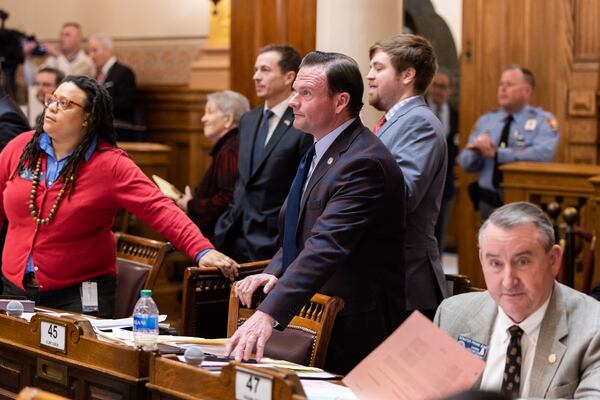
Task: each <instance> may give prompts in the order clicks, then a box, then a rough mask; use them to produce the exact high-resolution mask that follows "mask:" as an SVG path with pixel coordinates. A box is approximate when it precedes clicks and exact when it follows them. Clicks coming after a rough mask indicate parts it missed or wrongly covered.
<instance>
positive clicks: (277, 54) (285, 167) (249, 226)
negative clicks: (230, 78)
mask: <svg viewBox="0 0 600 400" xmlns="http://www.w3.org/2000/svg"><path fill="white" fill-rule="evenodd" d="M301 60H302V59H301V58H300V55H299V54H298V52H297V51H296V50H294V49H293V48H291V47H290V46H287V45H273V44H271V45H267V46H265V47H263V48H262V49H261V50H260V52H259V54H258V56H257V57H256V63H255V65H254V76H253V78H252V79H253V80H254V84H255V88H256V96H257V97H259V98H261V99H263V100H264V101H265V103H264V104H261V105H260V106H258V107H256V108H254V109H253V110H251V111H250V112H247V113H246V114H244V115H243V116H242V119H241V120H240V151H239V153H238V166H239V177H238V180H237V182H236V184H235V190H234V192H233V201H232V202H231V205H230V206H229V208H228V209H227V211H225V212H224V213H223V214H222V215H221V216H220V217H219V219H218V221H217V224H216V226H215V245H216V246H217V248H218V249H219V250H222V251H223V252H226V253H227V254H228V255H230V256H231V257H232V258H234V259H235V260H237V261H238V262H248V261H259V260H266V259H270V258H273V255H274V254H275V253H276V252H277V249H278V247H279V244H278V243H279V239H280V232H279V227H278V225H277V221H278V216H279V211H280V210H281V205H282V204H283V202H284V200H285V196H287V193H288V191H289V190H290V185H291V184H292V180H293V179H294V173H295V171H296V168H298V163H299V162H300V159H301V158H302V155H303V154H304V153H305V152H306V149H308V147H309V146H310V145H311V140H310V139H311V138H310V136H308V135H305V134H304V133H303V132H300V131H299V130H297V129H295V128H294V115H293V112H292V109H291V108H289V107H288V104H289V101H290V96H291V95H292V83H294V79H296V74H297V73H298V67H299V65H300V61H301Z"/></svg>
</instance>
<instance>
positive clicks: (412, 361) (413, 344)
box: [343, 311, 485, 400]
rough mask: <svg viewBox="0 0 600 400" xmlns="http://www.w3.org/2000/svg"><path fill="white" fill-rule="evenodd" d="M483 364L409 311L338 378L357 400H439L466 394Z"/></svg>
mask: <svg viewBox="0 0 600 400" xmlns="http://www.w3.org/2000/svg"><path fill="white" fill-rule="evenodd" d="M484 368H485V362H484V361H483V360H481V359H480V358H478V357H476V356H475V355H473V354H472V353H471V352H469V351H468V350H466V349H465V348H464V347H462V346H461V345H459V344H458V343H457V342H456V340H455V339H453V338H451V337H450V336H448V335H447V334H446V333H445V332H444V331H442V330H441V329H440V328H438V327H437V326H436V325H434V324H433V323H432V322H431V321H430V320H428V319H427V318H426V317H425V316H423V314H421V313H419V312H417V311H415V312H414V313H413V314H412V315H411V316H410V317H409V318H407V319H406V321H404V323H403V324H402V325H401V326H400V327H398V329H396V331H395V332H394V333H393V334H392V335H391V336H390V337H388V338H387V339H386V340H385V341H384V342H383V343H381V344H380V345H379V347H377V348H376V349H375V350H374V351H373V352H372V353H371V354H369V356H367V358H365V359H364V360H363V361H361V363H360V364H358V365H357V366H356V367H355V368H354V369H353V370H352V371H350V373H349V374H348V375H347V376H346V377H345V378H344V379H343V381H344V384H346V386H348V387H349V388H350V389H352V391H353V392H354V394H355V395H356V396H357V397H358V398H359V399H361V400H370V399H390V400H391V399H398V400H404V399H406V400H420V399H423V400H425V399H439V398H443V397H445V396H447V395H450V394H452V393H456V392H460V391H463V390H467V389H470V388H471V387H472V386H473V384H474V383H475V381H476V380H477V378H479V376H480V375H481V373H482V372H483V369H484Z"/></svg>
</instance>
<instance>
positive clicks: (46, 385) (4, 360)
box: [0, 314, 150, 400]
mask: <svg viewBox="0 0 600 400" xmlns="http://www.w3.org/2000/svg"><path fill="white" fill-rule="evenodd" d="M42 318H45V319H46V320H50V321H53V322H56V323H57V324H61V325H64V326H65V327H66V348H65V352H61V351H60V350H55V349H49V348H44V347H41V346H40V332H41V328H40V321H41V319H42ZM149 358H150V354H149V353H147V352H142V351H139V350H136V349H133V348H130V347H126V346H121V345H115V344H111V343H107V342H104V341H100V340H98V339H96V338H95V336H94V334H93V332H90V327H89V323H87V324H86V323H85V322H81V323H76V322H75V321H73V320H70V319H67V318H58V317H52V316H44V317H40V315H39V314H38V315H36V316H34V317H33V318H32V320H31V322H27V321H26V320H23V319H20V318H13V317H9V316H6V315H0V399H14V398H15V397H16V395H17V394H18V393H19V391H20V390H21V389H22V388H23V387H25V386H35V387H38V388H40V389H43V390H46V391H49V392H52V393H55V394H58V395H61V396H64V397H68V398H71V399H105V400H106V399H144V398H146V396H147V393H146V390H145V384H146V382H147V381H148V378H147V377H148V372H149V368H148V364H149Z"/></svg>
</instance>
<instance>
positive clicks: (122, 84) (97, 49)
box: [88, 33, 141, 141]
mask: <svg viewBox="0 0 600 400" xmlns="http://www.w3.org/2000/svg"><path fill="white" fill-rule="evenodd" d="M88 53H89V55H90V57H91V58H92V60H93V61H94V64H96V68H97V74H96V80H97V81H98V83H99V84H101V85H103V86H104V87H105V88H106V90H108V93H109V94H110V97H111V98H112V101H113V114H114V116H115V131H116V132H117V140H118V141H137V140H140V139H141V138H140V137H139V132H137V131H136V130H135V129H134V128H135V127H134V126H133V125H134V124H135V75H134V73H133V71H132V70H131V68H129V67H128V66H127V65H124V64H121V63H120V62H118V61H117V58H116V57H115V55H114V44H113V41H112V39H111V38H110V36H108V35H106V34H104V33H97V34H95V35H92V36H91V37H90V39H89V40H88Z"/></svg>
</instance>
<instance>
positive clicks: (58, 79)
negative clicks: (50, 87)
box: [37, 67, 65, 86]
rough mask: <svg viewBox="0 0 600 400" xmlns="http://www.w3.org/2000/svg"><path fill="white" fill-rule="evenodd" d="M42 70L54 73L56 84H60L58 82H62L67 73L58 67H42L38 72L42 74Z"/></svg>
mask: <svg viewBox="0 0 600 400" xmlns="http://www.w3.org/2000/svg"><path fill="white" fill-rule="evenodd" d="M42 72H46V73H48V74H52V75H54V80H55V83H56V86H58V84H59V83H60V82H62V80H63V79H65V74H63V73H62V71H61V70H59V69H56V68H51V67H44V68H41V69H40V70H38V72H37V73H38V74H41V73H42Z"/></svg>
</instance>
